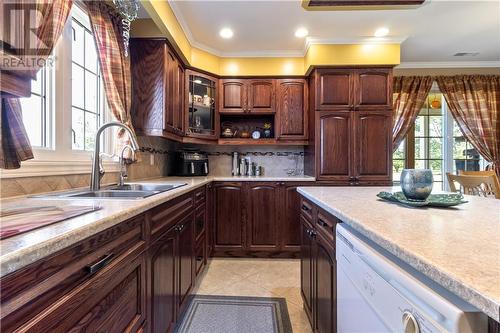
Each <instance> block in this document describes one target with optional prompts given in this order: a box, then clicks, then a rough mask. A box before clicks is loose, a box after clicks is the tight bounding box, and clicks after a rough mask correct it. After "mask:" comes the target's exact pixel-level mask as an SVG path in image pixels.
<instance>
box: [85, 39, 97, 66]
mask: <svg viewBox="0 0 500 333" xmlns="http://www.w3.org/2000/svg"><path fill="white" fill-rule="evenodd" d="M85 68H87V69H88V70H90V71H92V72H93V73H97V53H96V47H95V42H94V36H92V34H91V33H89V32H88V31H86V32H85Z"/></svg>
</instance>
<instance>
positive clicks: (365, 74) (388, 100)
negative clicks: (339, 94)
mask: <svg viewBox="0 0 500 333" xmlns="http://www.w3.org/2000/svg"><path fill="white" fill-rule="evenodd" d="M356 73H357V74H356V84H355V85H356V98H355V107H356V108H357V109H360V110H369V109H377V110H380V109H381V108H382V109H384V108H391V107H392V70H391V69H359V70H357V71H356Z"/></svg>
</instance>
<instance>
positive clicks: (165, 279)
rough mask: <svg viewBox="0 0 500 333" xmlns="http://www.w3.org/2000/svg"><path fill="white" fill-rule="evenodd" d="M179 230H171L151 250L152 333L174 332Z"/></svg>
mask: <svg viewBox="0 0 500 333" xmlns="http://www.w3.org/2000/svg"><path fill="white" fill-rule="evenodd" d="M177 234H178V232H177V230H176V229H171V230H170V231H168V232H167V233H165V234H164V235H163V236H161V237H160V238H158V240H157V241H156V242H155V243H154V244H153V245H152V246H151V248H150V258H151V266H150V267H151V332H161V333H165V332H170V331H172V329H173V327H174V324H175V318H176V315H177V297H176V294H177V288H176V281H177V279H176V276H177V272H178V271H177V269H178V268H177V267H178V264H177Z"/></svg>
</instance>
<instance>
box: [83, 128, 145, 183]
mask: <svg viewBox="0 0 500 333" xmlns="http://www.w3.org/2000/svg"><path fill="white" fill-rule="evenodd" d="M113 126H116V127H120V128H123V129H124V130H125V131H127V132H128V134H129V136H130V143H131V144H132V147H131V148H132V149H133V150H134V151H137V150H139V143H137V139H136V138H135V136H134V135H133V132H132V130H131V129H130V127H128V126H127V125H125V124H122V123H119V122H110V123H107V124H104V125H102V126H101V127H99V129H98V130H97V132H96V134H95V141H94V142H95V149H94V157H93V160H92V174H91V176H90V190H91V191H97V190H99V189H100V188H101V178H102V177H103V176H104V168H103V166H102V163H101V154H100V150H101V140H100V139H101V134H102V132H103V131H104V130H105V129H106V128H108V127H113ZM122 155H123V150H122Z"/></svg>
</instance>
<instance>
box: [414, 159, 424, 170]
mask: <svg viewBox="0 0 500 333" xmlns="http://www.w3.org/2000/svg"><path fill="white" fill-rule="evenodd" d="M415 169H425V160H415Z"/></svg>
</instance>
